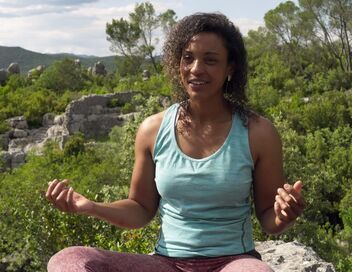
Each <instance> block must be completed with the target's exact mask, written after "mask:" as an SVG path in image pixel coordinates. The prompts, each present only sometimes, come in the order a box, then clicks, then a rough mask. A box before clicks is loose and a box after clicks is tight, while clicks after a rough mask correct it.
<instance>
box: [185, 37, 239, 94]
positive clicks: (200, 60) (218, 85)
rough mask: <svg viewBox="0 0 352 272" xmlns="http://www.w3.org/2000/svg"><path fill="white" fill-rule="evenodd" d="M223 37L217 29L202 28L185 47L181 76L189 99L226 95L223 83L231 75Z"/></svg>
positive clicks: (230, 66)
mask: <svg viewBox="0 0 352 272" xmlns="http://www.w3.org/2000/svg"><path fill="white" fill-rule="evenodd" d="M227 57H228V52H227V49H226V47H225V45H224V40H223V39H222V38H221V37H220V36H218V35H217V34H215V33H212V32H201V33H199V34H197V35H195V36H193V37H192V38H191V40H190V42H189V43H188V45H187V46H186V47H185V48H184V50H183V52H182V56H181V61H180V76H181V81H182V84H183V86H184V87H185V90H186V92H187V93H188V95H189V97H190V99H194V98H196V99H205V98H207V99H211V98H214V97H215V96H221V97H222V96H223V90H222V88H223V85H224V82H225V80H227V76H228V75H232V69H233V68H232V65H231V64H229V63H228V60H227Z"/></svg>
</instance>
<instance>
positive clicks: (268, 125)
mask: <svg viewBox="0 0 352 272" xmlns="http://www.w3.org/2000/svg"><path fill="white" fill-rule="evenodd" d="M248 130H249V133H250V134H253V136H254V137H270V136H273V134H277V129H276V128H275V126H274V124H273V123H272V122H271V121H270V120H269V119H267V118H265V117H263V116H260V115H255V116H251V117H249V119H248Z"/></svg>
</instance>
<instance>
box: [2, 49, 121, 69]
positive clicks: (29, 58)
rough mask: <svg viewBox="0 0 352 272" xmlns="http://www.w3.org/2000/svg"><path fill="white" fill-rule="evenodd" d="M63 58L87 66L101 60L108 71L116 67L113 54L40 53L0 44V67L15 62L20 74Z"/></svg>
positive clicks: (5, 66)
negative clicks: (103, 55)
mask: <svg viewBox="0 0 352 272" xmlns="http://www.w3.org/2000/svg"><path fill="white" fill-rule="evenodd" d="M64 58H72V59H79V60H80V61H81V64H82V65H83V66H85V67H87V68H88V67H89V66H93V64H94V63H95V62H97V61H101V62H103V63H104V65H105V68H106V70H107V71H108V72H113V71H115V70H116V68H117V65H116V57H115V56H108V57H95V56H85V55H74V54H65V53H62V54H42V53H37V52H33V51H29V50H26V49H23V48H21V47H8V46H0V69H1V68H5V69H6V68H7V67H8V66H9V65H10V64H11V63H12V62H17V63H18V64H19V65H20V69H21V74H27V72H28V71H29V70H30V69H32V68H35V67H37V66H38V65H45V66H46V67H48V66H49V65H50V64H52V63H53V62H54V61H56V60H60V59H64Z"/></svg>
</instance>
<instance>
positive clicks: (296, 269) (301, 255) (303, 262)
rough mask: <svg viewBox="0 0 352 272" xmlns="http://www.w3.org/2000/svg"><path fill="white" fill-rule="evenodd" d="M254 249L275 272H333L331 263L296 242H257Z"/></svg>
mask: <svg viewBox="0 0 352 272" xmlns="http://www.w3.org/2000/svg"><path fill="white" fill-rule="evenodd" d="M256 249H257V251H258V252H259V253H260V254H261V255H262V259H263V261H264V262H266V263H268V264H269V265H270V266H271V268H272V269H273V270H274V271H275V272H335V268H334V266H333V265H332V264H331V263H327V262H325V261H323V260H322V259H321V258H319V256H318V255H317V254H316V253H315V252H314V251H313V249H312V248H310V247H307V246H305V245H303V244H301V243H299V242H297V241H294V242H288V243H285V242H283V241H266V242H257V243H256Z"/></svg>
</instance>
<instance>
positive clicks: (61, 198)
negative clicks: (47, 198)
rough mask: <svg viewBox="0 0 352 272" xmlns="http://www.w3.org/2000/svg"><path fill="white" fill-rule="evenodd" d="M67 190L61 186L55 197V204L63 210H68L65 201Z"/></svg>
mask: <svg viewBox="0 0 352 272" xmlns="http://www.w3.org/2000/svg"><path fill="white" fill-rule="evenodd" d="M68 191H69V188H68V187H66V188H63V189H62V191H61V192H60V194H59V195H58V196H57V197H56V199H55V206H56V207H57V208H59V209H60V210H61V211H64V212H67V211H68V205H67V201H66V199H67V193H68Z"/></svg>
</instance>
